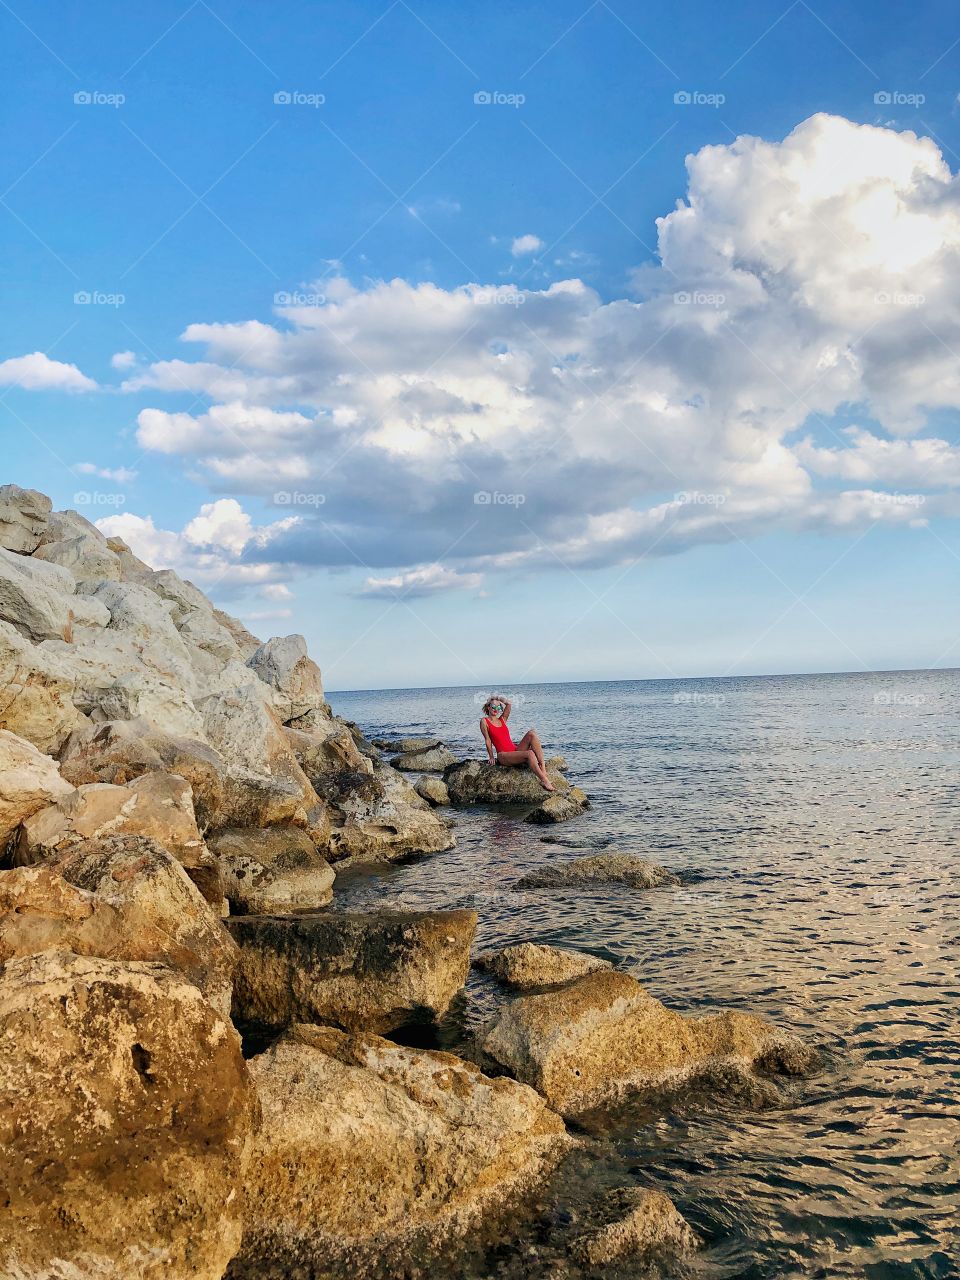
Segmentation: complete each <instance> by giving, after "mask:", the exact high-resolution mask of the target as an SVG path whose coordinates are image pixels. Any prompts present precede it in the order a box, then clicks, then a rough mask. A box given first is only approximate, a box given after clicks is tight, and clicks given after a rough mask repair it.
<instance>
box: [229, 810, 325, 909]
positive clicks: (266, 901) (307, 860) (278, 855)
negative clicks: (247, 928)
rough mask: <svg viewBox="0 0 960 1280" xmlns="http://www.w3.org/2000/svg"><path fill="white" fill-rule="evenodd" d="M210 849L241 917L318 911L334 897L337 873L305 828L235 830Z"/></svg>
mask: <svg viewBox="0 0 960 1280" xmlns="http://www.w3.org/2000/svg"><path fill="white" fill-rule="evenodd" d="M208 845H209V848H210V850H211V852H212V853H213V854H214V856H215V857H216V858H217V860H218V862H219V863H220V869H221V871H222V872H223V891H224V894H225V895H226V897H227V898H228V899H229V902H230V907H231V909H232V910H233V911H236V912H238V913H240V914H244V915H260V914H263V913H269V912H271V911H307V910H313V909H315V908H317V907H323V906H326V904H327V903H328V902H329V901H330V899H331V898H332V897H333V878H334V873H333V869H332V867H331V866H330V864H329V863H328V862H327V860H326V859H325V858H324V857H322V855H321V854H320V853H319V852H318V851H317V847H316V844H315V842H314V841H313V839H312V838H311V837H310V836H309V835H308V834H307V832H306V831H304V830H302V829H301V828H299V827H289V826H284V827H279V826H276V827H267V828H266V829H265V830H261V829H260V828H257V827H232V828H229V829H228V830H226V831H220V832H218V833H217V834H216V835H214V836H211V837H210V838H209V841H208Z"/></svg>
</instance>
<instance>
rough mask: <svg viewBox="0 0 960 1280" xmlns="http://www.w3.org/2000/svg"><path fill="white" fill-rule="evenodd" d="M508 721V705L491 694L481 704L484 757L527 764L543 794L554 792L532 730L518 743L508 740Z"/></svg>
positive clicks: (504, 700)
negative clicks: (544, 792)
mask: <svg viewBox="0 0 960 1280" xmlns="http://www.w3.org/2000/svg"><path fill="white" fill-rule="evenodd" d="M509 719H510V702H509V701H508V700H507V699H506V698H501V697H500V695H499V694H494V695H493V697H491V698H488V699H487V701H486V702H485V703H484V704H483V715H482V717H481V719H480V732H481V733H482V734H483V740H484V742H485V743H486V747H487V755H488V757H489V759H490V763H491V764H502V765H524V764H525V765H526V766H527V768H528V769H529V770H530V771H531V772H532V773H535V774H536V775H537V777H538V778H539V779H540V785H541V786H542V787H543V789H544V790H545V791H555V790H556V788H555V787H554V785H553V783H552V782H551V781H550V779H549V777H548V776H547V767H546V765H545V764H544V761H543V748H542V747H541V746H540V739H539V738H538V737H537V735H536V733H535V732H534V731H533V729H528V730H527V732H526V733H525V734H524V735H523V737H522V738H521V739H520V741H519V742H518V743H515V742H514V741H513V739H512V738H511V737H510V730H509V729H508V728H507V721H508V720H509Z"/></svg>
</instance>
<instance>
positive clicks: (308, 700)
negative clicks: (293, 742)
mask: <svg viewBox="0 0 960 1280" xmlns="http://www.w3.org/2000/svg"><path fill="white" fill-rule="evenodd" d="M247 665H248V666H249V667H250V669H251V670H252V671H255V672H256V673H257V675H258V676H259V677H260V679H261V680H262V681H263V682H264V683H265V684H266V685H268V686H269V688H271V689H272V690H273V692H274V705H275V707H276V710H277V714H278V715H279V716H280V719H281V720H282V721H283V722H284V723H286V722H287V721H289V720H297V719H300V718H302V717H303V716H305V715H307V714H308V713H310V712H312V713H314V714H320V715H321V716H325V715H326V700H325V699H324V696H323V681H322V679H321V676H320V668H319V667H318V666H317V664H316V663H315V662H314V661H312V659H311V658H310V656H309V655H308V653H307V642H306V640H304V638H303V636H298V635H292V636H274V637H273V639H271V640H268V641H267V642H266V644H262V645H261V646H260V647H259V649H257V650H256V652H255V653H253V654H252V655H251V657H250V658H249V659H248V662H247Z"/></svg>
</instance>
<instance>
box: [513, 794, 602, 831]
mask: <svg viewBox="0 0 960 1280" xmlns="http://www.w3.org/2000/svg"><path fill="white" fill-rule="evenodd" d="M589 808H590V801H589V800H588V799H587V793H586V792H585V791H581V789H580V788H579V787H568V788H567V790H566V791H562V792H560V794H558V795H547V798H546V799H545V800H543V801H541V803H540V804H538V805H537V807H536V809H534V811H533V813H528V814H527V816H526V818H524V822H535V823H537V824H538V825H540V826H547V825H549V824H550V823H551V822H569V821H570V819H571V818H576V817H578V816H579V815H580V814H581V813H583V812H584V810H585V809H589Z"/></svg>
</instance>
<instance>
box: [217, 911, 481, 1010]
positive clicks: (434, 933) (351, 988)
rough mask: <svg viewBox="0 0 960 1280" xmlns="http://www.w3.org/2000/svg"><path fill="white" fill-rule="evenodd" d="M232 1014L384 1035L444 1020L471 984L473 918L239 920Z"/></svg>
mask: <svg viewBox="0 0 960 1280" xmlns="http://www.w3.org/2000/svg"><path fill="white" fill-rule="evenodd" d="M227 924H228V927H229V929H230V932H231V933H232V934H233V936H234V938H235V939H236V941H237V942H238V943H239V944H240V963H239V965H238V967H237V975H236V981H235V984H234V1016H235V1018H236V1019H237V1020H238V1021H240V1022H242V1023H248V1024H252V1025H256V1026H260V1027H283V1026H288V1025H290V1024H291V1023H294V1022H326V1023H330V1024H332V1025H334V1026H338V1027H342V1028H343V1029H344V1030H346V1031H374V1032H377V1033H378V1034H385V1033H386V1032H389V1031H394V1030H396V1028H398V1027H401V1026H404V1025H405V1024H407V1023H411V1022H424V1021H433V1020H435V1019H437V1018H440V1017H442V1015H443V1014H444V1013H446V1011H447V1009H449V1007H450V1003H451V1001H452V1000H453V997H454V996H455V995H456V994H457V992H458V991H459V990H460V989H461V988H462V986H463V984H464V982H465V981H466V977H467V973H468V971H469V968H470V944H471V942H472V941H473V935H474V933H475V931H476V927H477V916H476V913H475V912H473V911H433V912H428V911H423V912H420V911H408V912H400V911H377V912H358V913H343V914H341V913H338V912H325V913H322V914H319V915H315V916H312V915H307V916H236V917H231V918H230V919H229V920H228V921H227Z"/></svg>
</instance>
